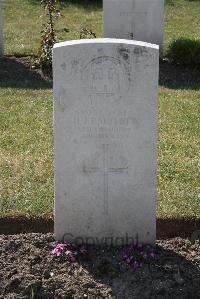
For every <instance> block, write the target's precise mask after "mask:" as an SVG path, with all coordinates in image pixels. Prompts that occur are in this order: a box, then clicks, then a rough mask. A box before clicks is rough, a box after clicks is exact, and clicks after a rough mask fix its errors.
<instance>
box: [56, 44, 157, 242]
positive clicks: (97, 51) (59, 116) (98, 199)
mask: <svg viewBox="0 0 200 299" xmlns="http://www.w3.org/2000/svg"><path fill="white" fill-rule="evenodd" d="M158 48H159V47H158V46H156V45H151V44H147V43H143V42H136V41H128V40H118V39H93V40H91V39H90V40H81V41H79V40H77V41H69V42H63V43H58V44H56V45H55V46H54V50H53V60H54V61H53V74H54V134H55V238H56V239H58V240H61V239H62V238H63V236H64V235H65V236H66V239H68V240H69V239H72V240H74V238H78V237H79V240H80V242H81V240H82V239H84V241H85V242H89V240H90V243H93V242H94V240H96V241H95V242H96V243H98V242H101V243H105V242H107V241H105V238H113V243H114V245H117V243H123V242H124V240H125V239H126V241H125V242H130V243H131V242H132V239H130V238H138V239H139V241H141V242H145V243H154V241H155V237H156V228H155V222H156V205H155V200H156V134H157V133H156V132H157V86H158V68H159V67H158V65H159V50H158ZM87 238H90V239H89V240H88V239H87ZM116 238H123V240H122V239H116ZM128 238H129V239H128ZM127 239H128V240H127ZM76 240H77V239H76ZM110 240H111V239H110Z"/></svg>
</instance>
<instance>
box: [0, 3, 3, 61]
mask: <svg viewBox="0 0 200 299" xmlns="http://www.w3.org/2000/svg"><path fill="white" fill-rule="evenodd" d="M2 6H3V5H2V0H0V55H3V11H2Z"/></svg>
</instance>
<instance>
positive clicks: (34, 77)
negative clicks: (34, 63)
mask: <svg viewBox="0 0 200 299" xmlns="http://www.w3.org/2000/svg"><path fill="white" fill-rule="evenodd" d="M0 87H3V88H7V87H11V88H30V89H48V88H52V81H51V80H48V79H46V78H45V77H44V76H43V75H42V73H40V72H39V71H38V70H33V69H31V57H18V58H16V57H0Z"/></svg>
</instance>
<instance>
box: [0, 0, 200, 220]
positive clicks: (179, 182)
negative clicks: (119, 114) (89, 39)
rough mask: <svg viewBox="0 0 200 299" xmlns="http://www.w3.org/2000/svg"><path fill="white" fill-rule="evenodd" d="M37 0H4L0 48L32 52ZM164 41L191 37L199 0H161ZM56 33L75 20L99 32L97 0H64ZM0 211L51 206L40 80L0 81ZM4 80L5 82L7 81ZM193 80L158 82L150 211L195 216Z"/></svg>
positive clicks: (47, 125) (198, 96) (48, 133)
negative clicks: (154, 199) (154, 198)
mask: <svg viewBox="0 0 200 299" xmlns="http://www.w3.org/2000/svg"><path fill="white" fill-rule="evenodd" d="M38 2H39V1H37V0H16V1H14V0H7V1H4V13H5V20H4V23H5V53H6V54H10V55H13V54H17V55H26V54H29V55H30V54H31V55H36V53H37V48H38V46H39V40H40V28H41V23H42V19H41V18H39V16H40V15H41V14H42V11H43V10H42V7H41V6H40V5H39V4H38ZM166 2H167V3H168V4H167V5H166V8H165V48H167V47H168V45H169V43H170V41H171V40H172V39H174V38H180V37H198V38H199V36H198V35H199V34H200V32H199V26H200V24H199V22H200V16H199V15H200V3H199V1H187V0H168V1H166ZM62 14H63V15H64V16H65V17H62V18H61V19H60V21H59V24H58V29H59V30H60V29H62V28H68V29H69V32H64V31H59V34H58V37H59V39H75V38H78V37H79V31H80V29H81V27H88V28H89V29H91V30H93V31H94V32H96V33H97V36H101V24H102V21H101V1H94V0H80V1H78V0H70V1H68V4H65V6H64V8H63V9H62ZM0 86H1V88H0V133H1V138H0V169H1V170H0V173H1V175H0V196H1V197H0V211H1V212H0V216H9V215H10V216H13V215H14V216H16V215H26V216H27V215H28V216H42V215H48V214H50V213H52V212H53V201H54V194H53V189H54V188H53V142H52V139H53V132H52V112H53V111H52V110H53V100H52V90H51V88H49V87H48V85H45V84H44V83H41V84H38V85H37V86H36V83H34V84H32V83H31V82H29V84H28V85H27V83H26V82H17V81H16V82H12V84H11V83H9V84H8V82H6V81H2V82H0ZM8 86H12V87H8ZM199 103H200V84H195V85H188V84H185V83H182V84H178V83H177V82H176V81H174V83H173V84H172V86H171V88H170V86H167V85H164V84H162V86H160V89H159V144H158V216H159V217H162V218H167V217H175V218H180V217H183V216H185V217H188V218H189V217H196V218H199V217H200V204H199V197H198V194H199V188H198V183H199V181H200V178H198V171H199V170H198V168H199V160H198V156H199V144H198V141H199V135H200V134H199V133H200V132H199V127H198V124H199V115H200V111H199V110H200V104H199Z"/></svg>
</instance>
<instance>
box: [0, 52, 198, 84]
mask: <svg viewBox="0 0 200 299" xmlns="http://www.w3.org/2000/svg"><path fill="white" fill-rule="evenodd" d="M31 59H32V58H31V57H29V56H28V57H17V58H16V57H0V87H4V88H6V87H12V88H30V89H48V88H52V80H49V79H48V78H45V77H44V76H43V74H42V73H41V72H40V71H39V70H33V69H32V68H31ZM159 84H160V86H164V87H167V88H170V89H188V90H189V89H191V90H199V89H200V71H197V70H192V69H188V68H184V67H182V66H178V65H174V64H171V63H169V62H168V61H167V60H163V61H160V78H159Z"/></svg>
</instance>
